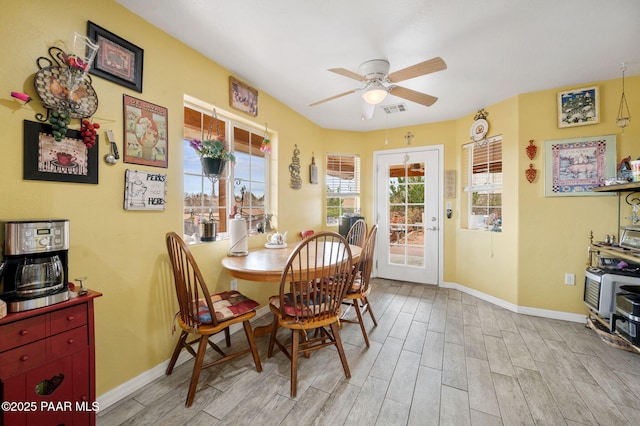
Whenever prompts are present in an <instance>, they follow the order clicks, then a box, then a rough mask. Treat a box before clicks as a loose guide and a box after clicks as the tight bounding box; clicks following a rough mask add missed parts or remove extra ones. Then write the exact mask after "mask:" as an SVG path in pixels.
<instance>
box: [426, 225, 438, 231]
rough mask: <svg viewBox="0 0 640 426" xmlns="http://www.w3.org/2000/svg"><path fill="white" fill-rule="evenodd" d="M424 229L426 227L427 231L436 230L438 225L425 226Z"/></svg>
mask: <svg viewBox="0 0 640 426" xmlns="http://www.w3.org/2000/svg"><path fill="white" fill-rule="evenodd" d="M424 229H426V230H427V231H437V230H438V227H437V226H427V227H426V228H424Z"/></svg>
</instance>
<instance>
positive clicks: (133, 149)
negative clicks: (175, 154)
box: [123, 95, 169, 168]
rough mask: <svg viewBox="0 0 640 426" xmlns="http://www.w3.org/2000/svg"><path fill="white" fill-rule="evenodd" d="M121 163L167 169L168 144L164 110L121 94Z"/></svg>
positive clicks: (165, 112) (165, 110) (165, 111)
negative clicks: (122, 106)
mask: <svg viewBox="0 0 640 426" xmlns="http://www.w3.org/2000/svg"><path fill="white" fill-rule="evenodd" d="M123 103H124V108H123V111H124V143H123V151H124V162H125V163H131V164H141V165H144V166H153V167H165V168H166V167H167V166H168V164H169V163H168V155H169V144H168V140H167V138H168V128H167V109H166V108H164V107H161V106H159V105H155V104H152V103H151V102H147V101H143V100H141V99H136V98H133V97H131V96H129V95H123Z"/></svg>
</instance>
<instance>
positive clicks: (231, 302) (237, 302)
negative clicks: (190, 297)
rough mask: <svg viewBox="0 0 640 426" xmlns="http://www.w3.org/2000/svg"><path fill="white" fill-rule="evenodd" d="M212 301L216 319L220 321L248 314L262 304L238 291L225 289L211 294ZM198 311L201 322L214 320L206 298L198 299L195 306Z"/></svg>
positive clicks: (205, 322)
mask: <svg viewBox="0 0 640 426" xmlns="http://www.w3.org/2000/svg"><path fill="white" fill-rule="evenodd" d="M211 301H212V302H213V309H214V310H215V312H216V319H217V320H218V321H219V322H220V321H227V320H230V319H232V318H235V317H237V316H240V315H242V314H246V313H247V312H250V311H252V310H254V309H255V308H257V307H258V306H260V304H259V303H258V302H256V301H255V300H252V299H249V298H248V297H246V296H245V295H243V294H242V293H240V292H238V291H235V290H233V291H224V292H222V293H217V294H213V295H211ZM195 308H196V309H197V313H198V318H199V320H200V322H201V323H203V324H207V323H210V322H212V319H211V312H209V307H208V306H207V302H206V301H205V299H203V298H201V299H198V303H197V306H195Z"/></svg>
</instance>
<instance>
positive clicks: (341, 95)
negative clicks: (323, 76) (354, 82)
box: [309, 89, 357, 107]
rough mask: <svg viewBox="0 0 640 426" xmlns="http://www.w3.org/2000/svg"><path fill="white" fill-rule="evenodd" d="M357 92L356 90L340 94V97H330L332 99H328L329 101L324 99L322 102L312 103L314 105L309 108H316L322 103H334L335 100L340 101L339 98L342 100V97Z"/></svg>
mask: <svg viewBox="0 0 640 426" xmlns="http://www.w3.org/2000/svg"><path fill="white" fill-rule="evenodd" d="M356 91H357V90H356V89H354V90H349V91H348V92H344V93H340V94H339V95H335V96H332V97H330V98H327V99H323V100H321V101H317V102H314V103H312V104H309V106H310V107H312V106H316V105H318V104H321V103H324V102H328V101H332V100H334V99H338V98H341V97H343V96H347V95H350V94H352V93H355V92H356Z"/></svg>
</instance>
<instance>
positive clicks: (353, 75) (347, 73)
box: [329, 68, 367, 81]
mask: <svg viewBox="0 0 640 426" xmlns="http://www.w3.org/2000/svg"><path fill="white" fill-rule="evenodd" d="M329 71H331V72H334V73H336V74H340V75H341V76H343V77H348V78H352V79H354V80H358V81H367V78H366V77H365V76H363V75H360V74H358V73H356V72H353V71H349V70H347V69H344V68H331V69H329Z"/></svg>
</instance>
